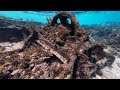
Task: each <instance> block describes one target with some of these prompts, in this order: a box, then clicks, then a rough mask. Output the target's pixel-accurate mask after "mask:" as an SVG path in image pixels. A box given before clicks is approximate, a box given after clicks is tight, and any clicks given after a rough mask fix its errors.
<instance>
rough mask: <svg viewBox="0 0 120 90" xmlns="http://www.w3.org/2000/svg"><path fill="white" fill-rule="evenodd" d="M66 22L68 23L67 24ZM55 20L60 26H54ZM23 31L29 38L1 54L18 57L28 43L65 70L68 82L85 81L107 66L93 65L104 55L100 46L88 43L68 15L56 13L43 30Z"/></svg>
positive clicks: (85, 36) (36, 28)
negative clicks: (35, 45) (54, 60)
mask: <svg viewBox="0 0 120 90" xmlns="http://www.w3.org/2000/svg"><path fill="white" fill-rule="evenodd" d="M68 18H69V19H70V20H71V23H69V22H68ZM58 19H59V20H60V23H58V22H57V21H58ZM24 28H26V30H28V31H29V35H28V37H27V38H25V39H24V40H23V43H22V44H23V45H22V47H20V48H19V49H15V50H13V51H4V50H3V51H2V52H1V54H7V53H15V52H17V53H20V52H23V51H24V49H25V48H27V46H29V45H31V43H36V44H37V45H39V46H40V47H43V48H44V49H45V50H46V51H47V52H50V53H51V54H52V55H53V56H54V57H56V58H58V59H59V61H60V62H61V63H60V65H62V66H63V68H66V67H67V66H68V67H69V69H70V71H69V72H70V73H69V74H70V76H69V78H80V79H88V78H90V77H91V76H92V75H95V74H96V73H98V74H100V69H101V68H104V67H105V66H106V65H107V63H108V61H105V62H104V63H102V64H101V63H100V64H97V62H100V60H103V59H104V58H105V57H106V56H108V54H107V53H106V52H105V51H104V49H103V46H102V45H100V44H98V43H94V42H92V41H91V40H90V39H89V35H90V34H91V32H90V31H88V30H83V29H81V28H80V24H79V22H78V21H77V19H76V17H75V16H74V15H73V14H71V13H69V12H60V13H58V14H57V15H55V16H54V17H53V19H52V20H51V21H50V23H48V24H47V25H46V26H43V27H35V26H31V27H27V26H24ZM49 58H51V57H49ZM49 60H50V59H49ZM113 61H114V58H113V59H111V60H109V63H110V62H111V63H110V64H112V62H113Z"/></svg>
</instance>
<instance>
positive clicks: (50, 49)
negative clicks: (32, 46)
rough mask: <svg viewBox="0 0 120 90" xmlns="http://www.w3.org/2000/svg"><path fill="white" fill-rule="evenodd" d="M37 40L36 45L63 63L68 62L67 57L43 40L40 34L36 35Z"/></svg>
mask: <svg viewBox="0 0 120 90" xmlns="http://www.w3.org/2000/svg"><path fill="white" fill-rule="evenodd" d="M38 37H39V39H38V40H37V43H38V44H39V45H40V46H42V47H44V48H45V49H46V50H48V51H49V52H51V53H52V54H53V55H55V56H56V57H58V58H59V59H60V60H61V61H62V62H63V63H66V62H67V61H68V58H67V55H65V53H64V52H63V51H61V50H60V49H58V48H55V46H54V45H53V44H52V43H50V42H49V41H48V40H47V39H45V38H44V37H43V36H42V35H41V34H38Z"/></svg>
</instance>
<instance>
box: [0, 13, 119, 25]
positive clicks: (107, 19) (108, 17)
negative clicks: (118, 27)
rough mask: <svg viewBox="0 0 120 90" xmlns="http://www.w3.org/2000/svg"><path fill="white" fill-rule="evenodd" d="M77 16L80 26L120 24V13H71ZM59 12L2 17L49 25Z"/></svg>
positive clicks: (16, 14)
mask: <svg viewBox="0 0 120 90" xmlns="http://www.w3.org/2000/svg"><path fill="white" fill-rule="evenodd" d="M70 12H72V13H74V14H75V16H76V18H77V19H78V21H79V22H80V25H93V24H101V25H109V24H111V23H120V11H70ZM56 13H58V12H57V11H39V12H35V11H0V16H5V17H9V18H12V19H15V20H23V21H35V22H42V23H43V24H46V23H47V19H46V18H47V17H48V18H49V17H50V18H52V17H53V16H54V15H56Z"/></svg>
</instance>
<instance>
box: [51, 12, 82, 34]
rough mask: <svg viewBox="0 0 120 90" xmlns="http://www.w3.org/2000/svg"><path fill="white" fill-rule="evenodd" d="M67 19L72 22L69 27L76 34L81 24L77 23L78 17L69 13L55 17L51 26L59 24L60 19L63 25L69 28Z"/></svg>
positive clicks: (61, 13) (62, 13)
mask: <svg viewBox="0 0 120 90" xmlns="http://www.w3.org/2000/svg"><path fill="white" fill-rule="evenodd" d="M67 18H69V19H70V20H71V24H69V27H70V29H71V31H72V32H73V34H74V33H75V31H76V30H77V29H79V28H80V24H79V22H78V21H77V19H76V17H75V16H74V15H73V14H71V13H69V12H60V13H58V14H57V15H55V16H54V17H53V19H52V21H51V26H54V25H55V24H57V20H58V19H60V21H61V24H62V25H64V26H67V25H68V22H67Z"/></svg>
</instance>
